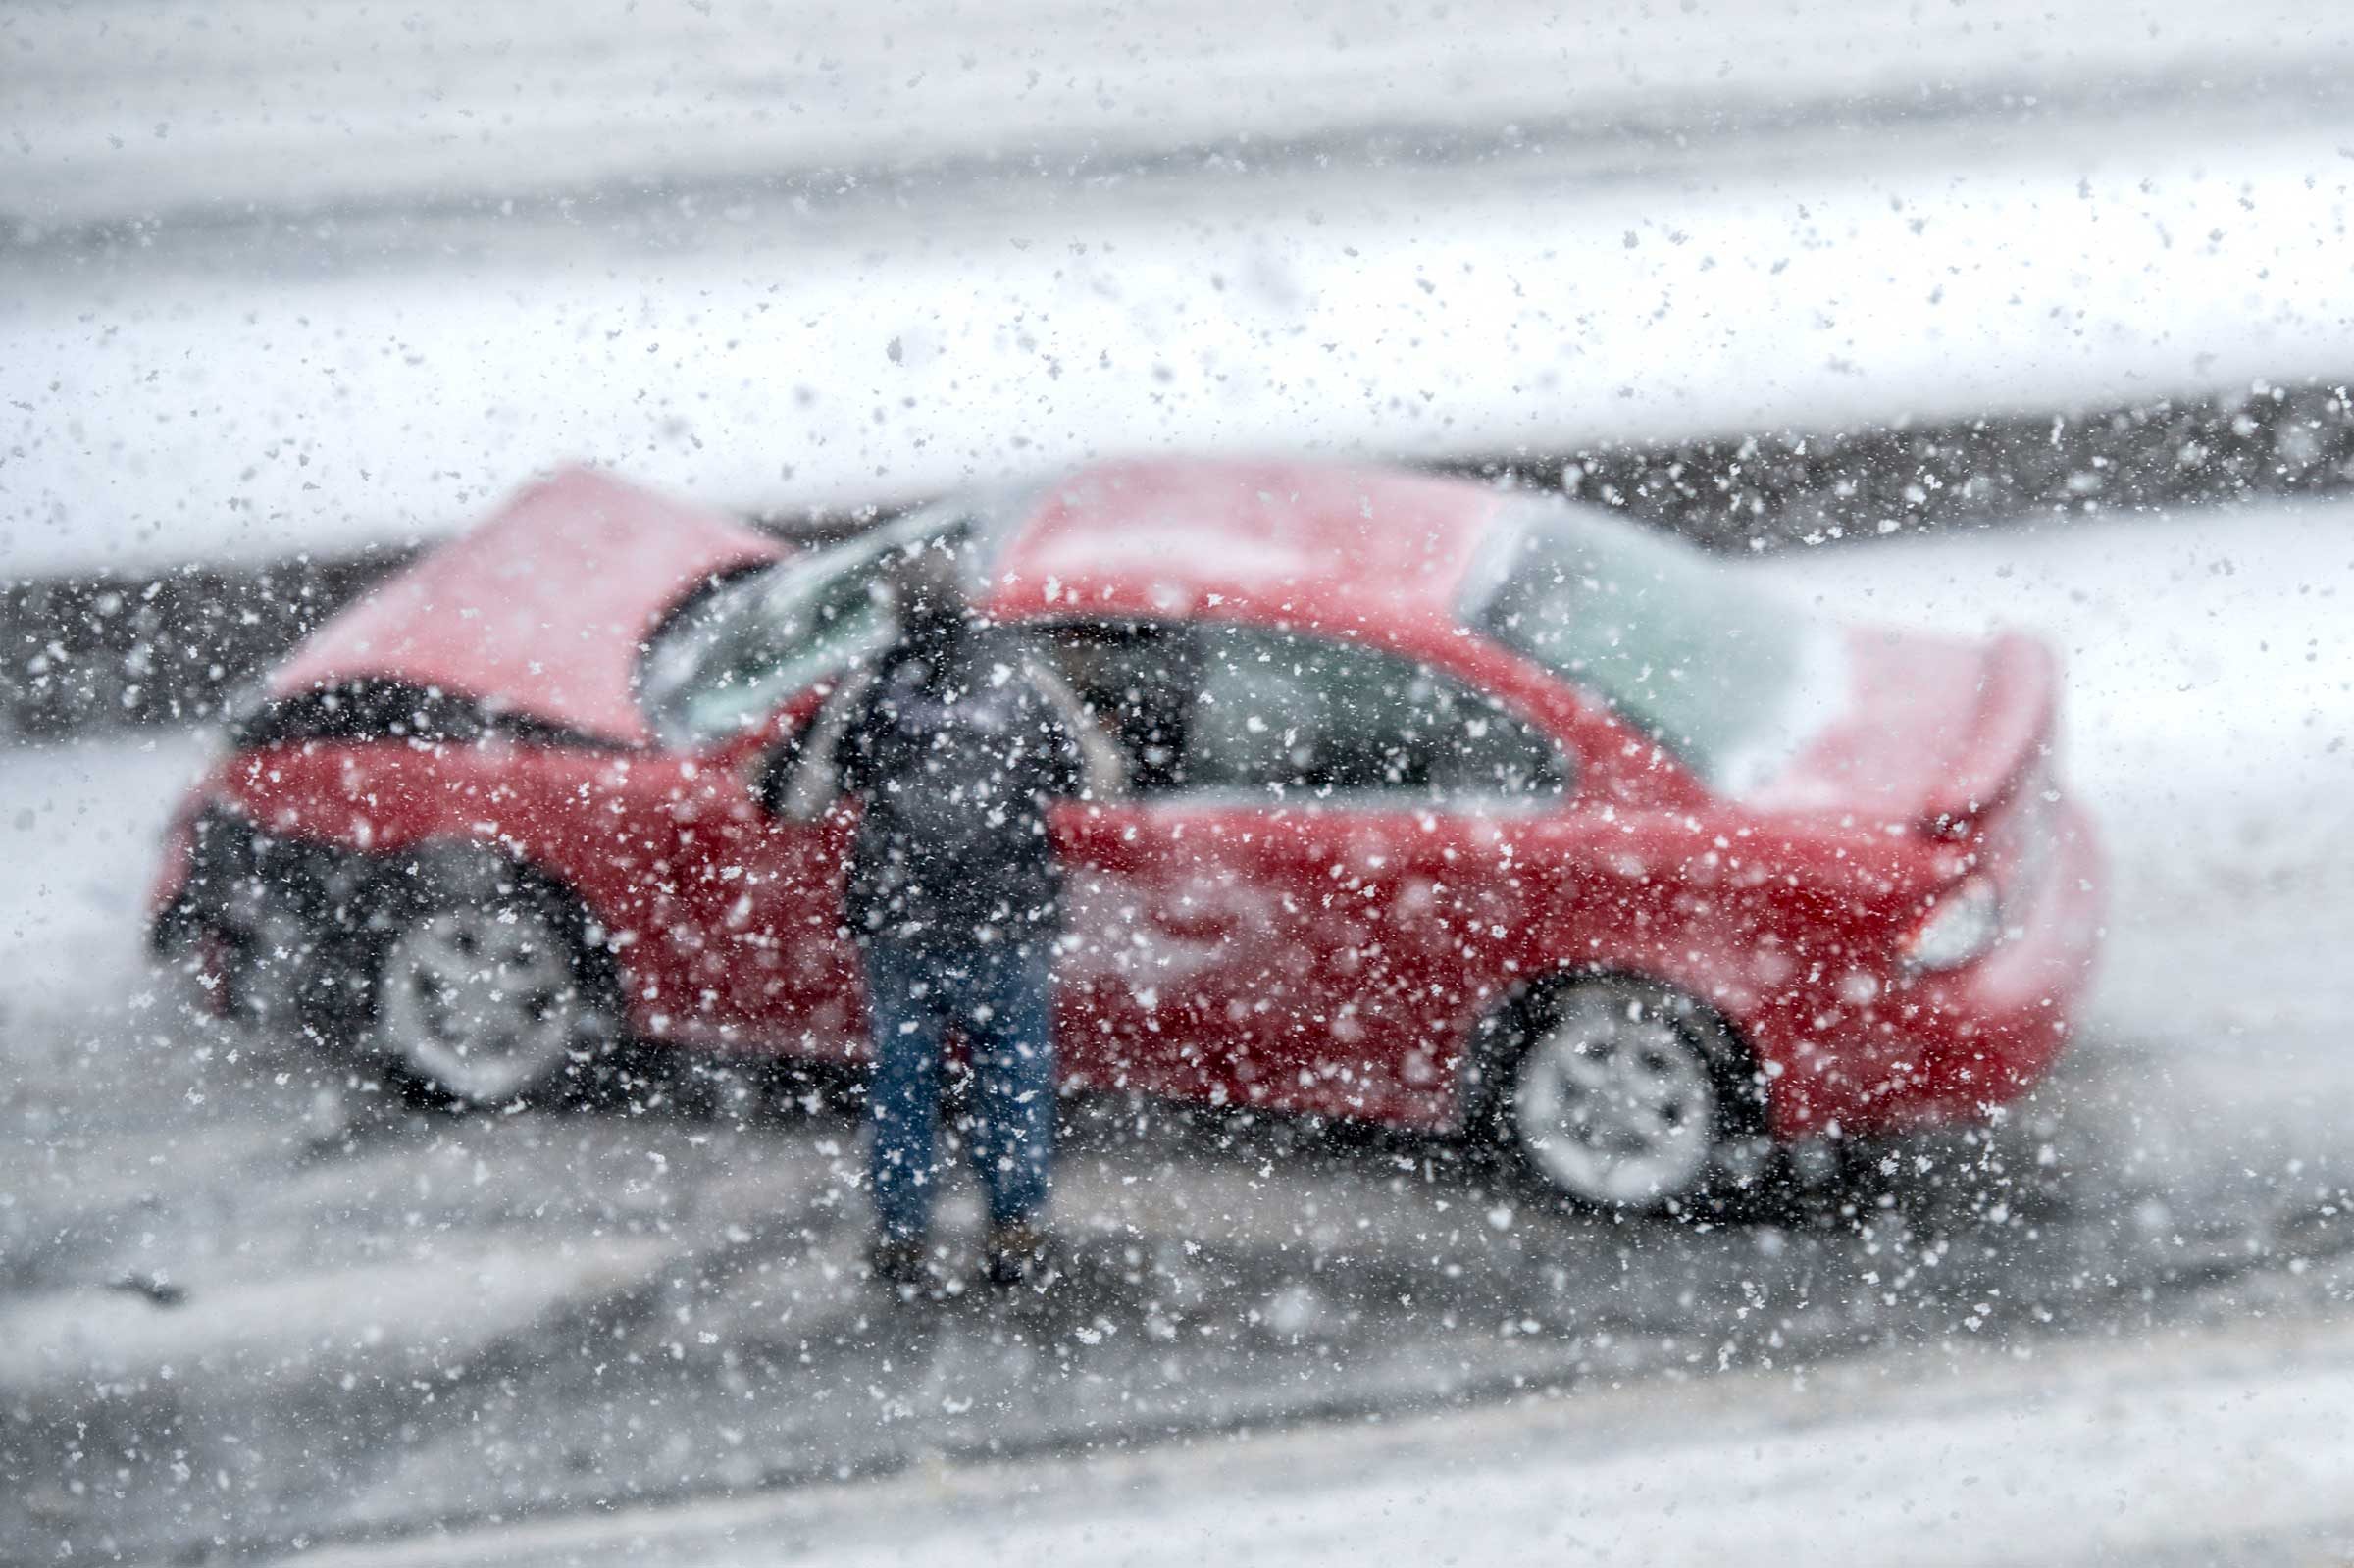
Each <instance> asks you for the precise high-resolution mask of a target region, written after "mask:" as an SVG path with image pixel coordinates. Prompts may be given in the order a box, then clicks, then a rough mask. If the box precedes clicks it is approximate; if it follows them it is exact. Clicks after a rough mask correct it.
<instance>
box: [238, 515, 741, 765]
mask: <svg viewBox="0 0 2354 1568" xmlns="http://www.w3.org/2000/svg"><path fill="white" fill-rule="evenodd" d="M783 553H784V552H783V549H782V547H781V546H780V545H778V544H777V543H776V542H775V541H773V540H770V539H768V538H766V537H763V536H762V535H761V534H759V533H757V532H755V531H753V530H751V529H749V528H747V527H745V526H744V525H742V524H741V523H737V522H735V521H733V520H731V519H729V518H727V517H725V516H722V515H721V514H719V513H716V512H711V511H706V510H704V509H702V508H700V507H695V506H689V505H687V504H685V503H683V502H679V501H674V500H670V499H668V498H667V497H664V496H660V495H656V494H653V493H651V492H650V491H646V490H641V489H640V488H638V487H637V486H635V485H632V484H627V483H624V482H623V481H620V480H617V479H614V478H612V477H611V476H609V475H605V474H601V473H598V472H596V471H594V470H591V469H568V470H565V471H564V472H561V473H559V474H557V475H556V476H555V477H553V478H552V479H549V480H547V481H543V482H541V483H538V484H535V485H533V486H532V487H531V488H529V489H527V490H525V491H524V492H523V493H522V494H520V495H518V496H517V497H515V499H514V500H512V501H510V502H509V503H508V504H507V505H506V506H505V507H504V508H503V509H502V510H500V511H499V512H498V513H496V514H495V515H494V516H492V517H491V518H490V519H489V520H488V521H487V522H485V523H484V524H482V525H481V526H480V527H478V528H476V529H474V530H473V531H471V532H468V533H466V534H465V535H463V536H462V537H460V538H458V539H456V540H454V541H452V542H451V543H449V544H447V545H444V546H442V547H441V548H439V549H437V550H435V551H433V552H432V553H430V554H428V555H427V556H426V557H425V558H424V559H422V560H420V561H419V562H417V564H416V565H414V566H412V567H410V568H409V569H408V570H406V571H404V572H401V573H399V574H397V575H396V576H394V577H392V578H390V579H388V580H387V581H385V582H383V583H382V584H380V585H379V586H378V587H377V588H376V589H375V590H374V591H372V592H371V593H369V594H368V595H367V596H366V597H365V598H363V599H361V600H360V601H359V602H358V603H356V604H354V605H352V606H350V607H349V608H347V609H345V610H344V611H343V612H342V613H340V614H338V615H336V616H335V617H333V619H332V620H330V621H328V622H327V623H326V624H325V625H323V626H321V627H320V628H319V629H318V630H317V631H316V632H313V633H312V634H311V635H310V636H309V637H307V638H306V639H304V641H303V642H302V644H301V645H300V646H299V647H297V648H296V649H295V651H294V653H293V655H292V657H290V658H289V659H287V661H286V662H285V663H284V664H283V665H281V666H280V667H279V669H278V670H277V671H276V672H275V673H274V674H273V675H272V677H271V678H270V681H269V683H268V693H269V696H270V697H271V698H272V699H274V700H282V699H286V698H293V697H299V696H301V695H303V694H305V693H309V692H317V691H324V690H331V689H333V688H336V687H340V686H346V685H355V684H361V683H371V682H388V683H397V684H399V685H402V686H406V687H411V688H415V689H418V690H421V691H427V692H437V693H439V694H441V695H443V696H447V697H452V698H457V699H462V700H467V701H471V702H473V703H476V704H479V705H480V706H482V707H483V708H484V709H486V711H490V712H495V713H501V714H513V715H520V716H524V717H528V718H530V719H533V720H537V721H539V722H540V723H542V724H544V725H547V726H550V727H553V728H556V729H559V730H564V731H570V732H574V733H580V734H583V735H587V736H592V737H595V738H599V739H604V740H610V741H617V742H621V743H624V744H632V745H641V744H646V743H648V742H650V741H651V739H652V738H653V737H652V733H651V732H650V731H649V730H648V729H647V727H646V723H645V718H644V716H643V714H642V713H641V712H640V708H639V704H638V700H637V693H636V677H637V667H638V659H639V655H640V650H641V647H642V645H643V643H644V641H645V639H646V638H647V637H648V636H649V635H650V634H651V633H652V632H653V631H654V630H655V628H657V627H658V626H659V625H661V623H662V622H663V621H664V620H665V619H667V618H668V617H669V616H670V615H671V614H672V613H673V611H674V610H675V609H676V608H677V606H678V605H679V604H680V602H681V601H682V600H684V599H685V598H686V597H687V596H689V595H690V594H691V593H693V592H695V591H696V590H697V589H698V588H700V587H701V586H703V585H704V584H705V583H707V582H710V581H711V580H712V579H713V578H714V577H715V576H719V575H725V574H730V573H733V572H737V571H740V570H742V569H744V568H747V567H752V566H757V565H760V564H762V563H764V562H767V561H772V560H775V559H777V558H778V557H779V556H780V555H781V554H783Z"/></svg>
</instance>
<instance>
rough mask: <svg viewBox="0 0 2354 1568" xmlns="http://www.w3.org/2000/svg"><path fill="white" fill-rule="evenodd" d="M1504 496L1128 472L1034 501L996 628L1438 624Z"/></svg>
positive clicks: (1115, 469)
mask: <svg viewBox="0 0 2354 1568" xmlns="http://www.w3.org/2000/svg"><path fill="white" fill-rule="evenodd" d="M1504 500H1505V497H1504V496H1503V495H1502V494H1501V493H1500V492H1499V491H1496V490H1494V489H1491V488H1488V487H1487V486H1484V485H1480V484H1475V483H1469V482H1466V481H1460V480H1445V479H1437V478H1433V477H1430V476H1427V475H1420V474H1413V473H1408V472H1405V471H1401V470H1397V469H1380V468H1370V467H1352V466H1346V465H1339V464H1314V463H1305V462H1296V461H1294V462H1284V461H1260V462H1252V461H1199V460H1177V459H1170V460H1128V461H1121V462H1110V463H1102V464H1098V465H1096V466H1093V467H1090V468H1086V469H1082V470H1080V471H1078V472H1077V473H1074V474H1071V475H1069V476H1067V477H1065V478H1063V479H1060V480H1057V481H1053V482H1051V483H1049V484H1048V485H1046V486H1045V487H1044V488H1043V489H1042V490H1040V491H1039V492H1038V494H1037V496H1036V498H1035V500H1034V501H1033V502H1032V504H1031V507H1030V513H1029V518H1028V521H1027V522H1026V523H1024V524H1023V525H1022V526H1021V527H1019V528H1018V529H1017V530H1016V531H1015V532H1014V534H1013V537H1012V538H1011V539H1010V540H1009V541H1008V543H1007V547H1006V551H1005V554H1004V556H1003V558H1002V559H1001V560H1000V561H998V563H997V569H996V572H995V573H994V576H995V578H996V584H995V590H994V591H993V593H992V596H991V597H992V608H993V610H994V611H995V612H996V613H998V614H1000V615H1004V616H1008V617H1034V616H1047V615H1073V614H1088V615H1106V614H1119V615H1132V616H1154V615H1186V614H1198V613H1201V612H1203V611H1205V610H1208V609H1211V608H1215V607H1220V606H1223V607H1226V608H1228V609H1230V610H1233V611H1249V610H1253V609H1255V610H1258V611H1261V612H1264V613H1271V614H1297V615H1300V616H1302V617H1303V618H1309V617H1313V618H1316V619H1323V620H1332V619H1345V620H1356V621H1363V620H1367V619H1372V618H1391V617H1407V618H1413V619H1424V618H1428V617H1433V616H1437V617H1446V618H1452V617H1453V616H1454V613H1455V601H1456V598H1457V596H1458V590H1459V588H1460V586H1461V584H1462V582H1463V580H1464V577H1465V576H1466V574H1467V572H1468V571H1469V569H1470V566H1471V563H1472V561H1473V559H1474V558H1475V556H1476V555H1477V553H1478V551H1479V547H1480V544H1481V541H1482V540H1483V539H1484V538H1486V536H1487V534H1488V528H1489V524H1490V523H1491V521H1492V520H1493V519H1494V517H1495V515H1496V513H1497V510H1498V508H1499V507H1500V506H1501V505H1502V504H1503V503H1504Z"/></svg>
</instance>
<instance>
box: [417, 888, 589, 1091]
mask: <svg viewBox="0 0 2354 1568" xmlns="http://www.w3.org/2000/svg"><path fill="white" fill-rule="evenodd" d="M578 994H579V992H578V990H577V988H576V986H574V983H573V975H572V964H571V960H570V957H569V953H568V949H567V948H566V946H565V943H564V939H563V936H561V934H560V933H558V932H557V931H556V929H555V927H554V925H553V924H552V923H551V922H550V921H548V920H547V919H546V918H545V917H544V916H542V915H539V914H538V913H537V912H535V911H531V910H524V909H515V908H488V909H464V910H453V911H450V912H448V913H445V914H439V915H433V916H429V917H427V918H426V919H424V920H422V921H419V922H417V923H416V924H414V925H412V926H410V927H409V928H408V929H407V930H405V931H403V932H402V933H401V934H400V935H399V936H397V937H395V938H394V939H393V943H392V950H391V952H390V953H389V954H387V955H386V957H385V960H384V979H383V982H382V985H381V986H380V987H379V991H378V996H377V1031H378V1040H379V1042H380V1043H381V1044H382V1045H383V1046H384V1049H385V1050H386V1051H388V1052H389V1053H390V1054H392V1055H393V1056H396V1057H398V1058H399V1059H400V1060H401V1061H402V1062H403V1063H404V1064H406V1065H407V1066H408V1068H409V1069H410V1070H411V1071H412V1072H414V1073H416V1074H417V1075H418V1076H420V1077H422V1078H425V1079H428V1080H430V1081H431V1082H433V1083H435V1084H437V1085H439V1086H440V1087H442V1088H444V1089H447V1090H448V1091H449V1092H450V1093H452V1094H455V1095H457V1096H459V1097H460V1098H463V1099H470V1100H478V1101H484V1102H489V1103H495V1102H497V1101H501V1100H509V1099H513V1098H514V1097H515V1096H516V1095H518V1094H520V1093H522V1092H523V1091H524V1090H525V1089H527V1088H530V1087H532V1086H533V1085H534V1084H537V1082H539V1081H540V1080H541V1079H543V1078H545V1077H546V1076H547V1075H548V1074H550V1073H552V1072H554V1071H555V1068H556V1065H557V1064H558V1063H559V1062H561V1061H562V1060H563V1057H564V1052H565V1051H566V1049H567V1048H568V1047H569V1046H570V1045H571V1043H572V1037H573V1030H574V1027H575V1022H576V1020H575V1018H574V1010H575V1002H576V998H577V996H578Z"/></svg>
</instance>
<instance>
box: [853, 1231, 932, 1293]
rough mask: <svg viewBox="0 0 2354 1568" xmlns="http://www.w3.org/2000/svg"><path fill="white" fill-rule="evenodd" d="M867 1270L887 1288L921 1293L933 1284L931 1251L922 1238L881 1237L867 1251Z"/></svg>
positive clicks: (928, 1244) (929, 1245) (927, 1243)
mask: <svg viewBox="0 0 2354 1568" xmlns="http://www.w3.org/2000/svg"><path fill="white" fill-rule="evenodd" d="M866 1266H867V1269H868V1271H869V1272H870V1273H872V1274H873V1275H874V1277H875V1278H876V1279H877V1280H879V1281H881V1282H882V1283H883V1284H885V1285H887V1286H891V1287H893V1288H894V1289H918V1290H920V1289H922V1288H923V1287H925V1286H927V1285H930V1284H931V1283H932V1247H931V1244H930V1243H929V1242H927V1241H926V1240H925V1239H923V1238H922V1237H899V1236H886V1237H882V1238H879V1239H877V1240H876V1241H875V1242H874V1244H873V1245H871V1246H869V1247H868V1248H867V1249H866Z"/></svg>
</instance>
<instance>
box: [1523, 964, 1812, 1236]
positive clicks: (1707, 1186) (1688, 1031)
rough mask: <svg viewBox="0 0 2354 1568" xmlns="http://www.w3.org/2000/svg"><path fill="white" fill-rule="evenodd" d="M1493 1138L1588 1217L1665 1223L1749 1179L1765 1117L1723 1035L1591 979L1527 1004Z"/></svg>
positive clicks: (1645, 992)
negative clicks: (1630, 1216)
mask: <svg viewBox="0 0 2354 1568" xmlns="http://www.w3.org/2000/svg"><path fill="white" fill-rule="evenodd" d="M1514 1034H1515V1035H1516V1037H1518V1039H1519V1040H1520V1041H1521V1044H1520V1048H1519V1050H1518V1053H1517V1055H1516V1056H1515V1057H1514V1058H1513V1059H1512V1061H1511V1064H1510V1068H1509V1070H1508V1072H1507V1074H1506V1075H1505V1080H1504V1083H1503V1084H1502V1086H1501V1088H1502V1094H1501V1096H1500V1098H1501V1101H1502V1103H1501V1104H1500V1105H1499V1106H1498V1107H1497V1111H1498V1118H1497V1119H1498V1121H1499V1123H1500V1124H1501V1125H1500V1126H1499V1127H1498V1128H1497V1131H1498V1133H1499V1134H1500V1135H1501V1136H1502V1138H1503V1139H1504V1141H1505V1142H1506V1143H1507V1144H1508V1145H1509V1146H1510V1148H1511V1149H1512V1150H1513V1152H1514V1153H1515V1154H1516V1156H1517V1157H1518V1160H1519V1162H1520V1164H1521V1165H1522V1166H1523V1167H1524V1168H1525V1169H1526V1170H1527V1171H1528V1172H1529V1173H1530V1174H1531V1175H1533V1176H1535V1177H1537V1178H1538V1179H1539V1180H1540V1181H1541V1182H1543V1183H1544V1184H1545V1185H1546V1186H1547V1187H1549V1188H1551V1189H1554V1190H1555V1191H1558V1192H1560V1193H1561V1195H1562V1196H1564V1197H1567V1198H1569V1199H1571V1200H1572V1201H1574V1202H1577V1203H1579V1204H1582V1205H1584V1206H1587V1207H1590V1208H1598V1209H1606V1210H1612V1209H1614V1210H1623V1211H1640V1212H1670V1211H1674V1210H1677V1209H1680V1208H1682V1207H1685V1206H1687V1205H1689V1204H1691V1203H1693V1202H1695V1201H1697V1200H1699V1199H1701V1198H1702V1197H1704V1196H1705V1195H1707V1194H1709V1193H1711V1192H1712V1191H1713V1190H1714V1189H1716V1188H1717V1187H1718V1186H1719V1185H1721V1184H1724V1183H1726V1182H1727V1181H1728V1179H1729V1180H1732V1181H1738V1180H1739V1178H1741V1177H1742V1176H1744V1175H1747V1174H1751V1172H1752V1171H1753V1169H1754V1167H1755V1166H1756V1165H1758V1164H1759V1163H1760V1162H1761V1161H1760V1155H1761V1152H1762V1150H1763V1148H1764V1132H1765V1116H1764V1105H1763V1102H1762V1099H1761V1097H1760V1095H1759V1092H1758V1089H1757V1086H1756V1083H1755V1079H1754V1075H1752V1074H1750V1073H1748V1072H1746V1071H1745V1070H1744V1068H1745V1064H1746V1056H1745V1053H1744V1052H1742V1051H1741V1049H1740V1047H1739V1045H1738V1042H1737V1041H1735V1040H1734V1039H1733V1038H1732V1037H1731V1035H1730V1033H1729V1032H1728V1031H1727V1030H1726V1029H1725V1028H1724V1026H1723V1025H1722V1024H1721V1023H1718V1022H1717V1021H1716V1020H1715V1019H1714V1018H1713V1017H1712V1016H1710V1015H1709V1014H1708V1013H1706V1012H1705V1011H1704V1010H1702V1009H1700V1008H1697V1007H1695V1006H1693V1005H1692V1004H1690V1003H1689V1002H1687V1001H1685V1000H1684V999H1682V998H1680V997H1677V996H1675V995H1674V994H1673V993H1672V992H1667V991H1663V990H1662V989H1660V988H1658V987H1656V986H1648V985H1644V984H1641V983H1638V982H1630V981H1621V980H1615V979H1598V980H1592V981H1585V982H1581V983H1578V984H1574V985H1569V986H1562V987H1561V988H1559V989H1558V990H1556V991H1554V992H1553V993H1552V994H1550V995H1548V996H1545V997H1543V998H1541V999H1538V1000H1535V1001H1533V1002H1531V1003H1529V1004H1527V1005H1526V1006H1525V1007H1524V1008H1523V1009H1522V1011H1521V1013H1520V1016H1519V1018H1518V1020H1517V1028H1516V1029H1515V1031H1514Z"/></svg>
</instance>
